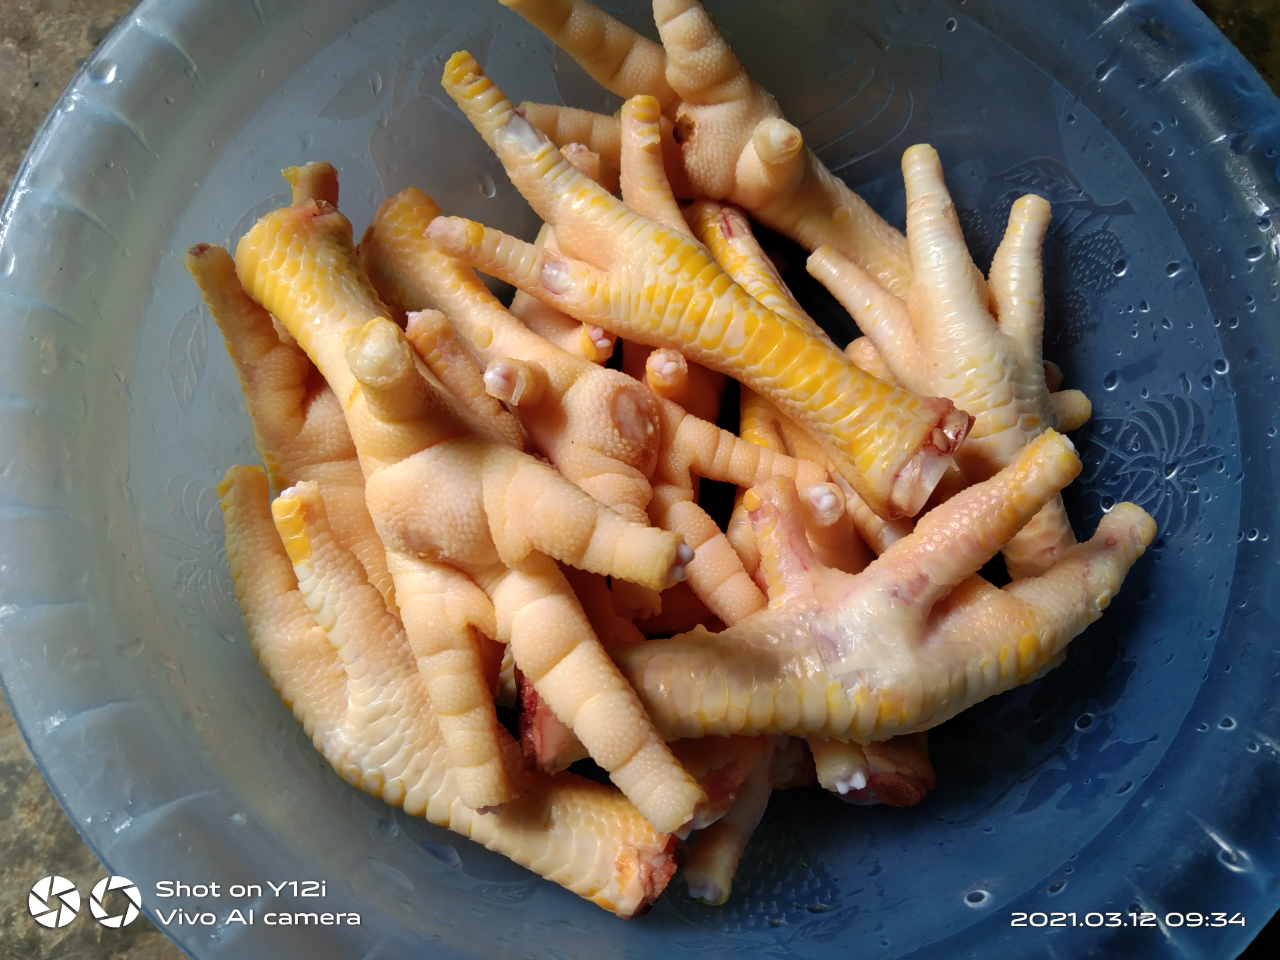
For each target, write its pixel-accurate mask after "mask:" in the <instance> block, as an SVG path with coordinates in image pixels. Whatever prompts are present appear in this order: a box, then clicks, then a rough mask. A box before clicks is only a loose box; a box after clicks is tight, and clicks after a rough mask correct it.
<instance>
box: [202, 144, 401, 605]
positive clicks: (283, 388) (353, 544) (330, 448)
mask: <svg viewBox="0 0 1280 960" xmlns="http://www.w3.org/2000/svg"><path fill="white" fill-rule="evenodd" d="M325 166H328V165H327V164H325ZM311 167H313V165H310V164H309V165H308V167H307V168H302V169H303V170H308V168H311ZM291 169H294V170H297V169H298V168H291ZM330 169H332V168H330ZM334 192H335V195H336V188H335V191H334ZM186 266H187V270H188V271H189V272H190V274H191V276H192V278H193V279H194V280H195V281H196V284H197V285H198V286H199V287H200V292H201V294H202V295H203V297H204V300H205V303H206V304H208V307H209V312H210V313H211V314H213V319H214V321H215V322H216V323H217V324H218V329H219V330H220V331H222V336H223V339H224V340H225V341H226V345H227V351H228V352H229V353H230V354H231V360H232V363H234V364H235V368H236V372H237V373H238V374H239V376H240V386H241V388H242V389H243V390H244V395H245V402H246V404H247V406H248V408H249V417H250V419H251V420H252V421H253V432H254V437H255V439H256V440H257V445H258V451H259V453H261V455H262V460H263V463H265V464H266V466H267V471H268V474H269V475H270V477H271V484H272V487H273V488H274V489H275V490H276V491H277V492H278V491H280V490H283V489H284V488H285V487H288V486H292V485H293V484H295V483H297V482H299V481H301V480H314V481H316V482H317V483H319V484H320V486H321V487H323V489H324V493H325V497H326V498H327V502H328V504H329V508H330V517H331V522H332V524H333V529H334V533H335V535H336V536H337V537H338V539H339V540H340V541H341V542H342V543H343V545H344V546H346V547H347V548H348V549H349V550H351V551H353V552H354V553H355V554H356V556H357V557H359V558H360V563H361V565H362V566H363V567H364V569H365V572H366V573H368V575H369V580H370V582H371V583H373V585H374V586H376V587H377V588H378V591H379V592H380V593H381V594H382V595H383V596H384V597H385V598H386V599H387V602H388V603H389V604H391V605H392V606H393V607H394V605H395V588H394V585H393V584H392V581H391V573H390V572H389V571H388V570H387V558H386V551H385V550H384V548H383V546H382V541H381V540H379V539H378V534H377V531H375V530H374V528H373V520H372V519H371V518H370V516H369V508H368V507H367V506H366V505H365V500H364V473H363V472H362V471H361V469H360V462H359V460H358V459H357V458H356V447H355V443H354V442H353V441H352V439H351V432H350V431H349V430H348V429H347V422H346V418H345V417H344V416H343V413H342V405H341V404H340V403H339V402H338V398H337V397H336V396H334V393H333V391H332V390H330V389H329V385H328V384H327V383H325V381H324V378H323V377H321V376H320V374H319V371H317V370H316V368H315V367H314V366H312V364H311V361H310V360H308V359H307V355H306V354H305V353H303V351H302V349H301V348H300V347H299V346H298V345H297V343H295V342H294V340H293V338H292V337H290V336H289V335H288V334H287V333H283V335H282V331H283V328H281V329H279V330H278V329H277V327H276V324H275V323H274V322H273V320H272V317H271V315H270V314H269V313H267V311H266V310H264V309H262V307H261V306H259V305H258V304H257V303H256V302H255V301H254V300H253V298H252V297H250V296H249V295H248V294H247V293H245V291H244V288H243V287H241V286H240V281H239V279H238V278H237V277H236V268H235V262H234V261H233V260H232V259H231V255H230V254H229V253H227V251H226V250H223V249H222V248H221V247H218V246H213V245H212V244H208V243H198V244H196V245H195V246H193V247H192V248H191V249H190V250H188V251H187V258H186Z"/></svg>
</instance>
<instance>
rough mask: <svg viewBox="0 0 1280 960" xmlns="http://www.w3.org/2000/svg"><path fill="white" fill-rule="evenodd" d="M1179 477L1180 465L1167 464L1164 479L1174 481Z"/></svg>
mask: <svg viewBox="0 0 1280 960" xmlns="http://www.w3.org/2000/svg"><path fill="white" fill-rule="evenodd" d="M1177 475H1178V465H1177V464H1176V463H1167V464H1165V467H1164V478H1165V479H1166V480H1172V479H1173V478H1174V477H1176V476H1177Z"/></svg>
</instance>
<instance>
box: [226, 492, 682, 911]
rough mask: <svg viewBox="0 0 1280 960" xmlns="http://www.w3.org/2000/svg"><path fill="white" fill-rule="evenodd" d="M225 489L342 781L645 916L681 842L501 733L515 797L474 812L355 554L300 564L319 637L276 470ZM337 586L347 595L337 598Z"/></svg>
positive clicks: (243, 566) (305, 718)
mask: <svg viewBox="0 0 1280 960" xmlns="http://www.w3.org/2000/svg"><path fill="white" fill-rule="evenodd" d="M219 493H220V494H221V496H222V511H223V517H224V519H225V521H226V525H227V559H228V561H229V563H230V565H231V575H232V579H233V580H234V581H235V586H236V596H237V598H238V599H239V601H240V609H241V612H242V613H243V615H244V620H245V628H246V632H247V635H248V639H249V645H250V649H251V650H252V651H253V653H254V656H255V657H256V658H257V660H258V662H259V664H260V665H261V667H262V669H263V671H264V672H265V673H266V674H267V676H268V678H269V679H270V680H271V683H272V686H274V687H275V688H276V690H277V691H279V693H280V695H281V697H282V698H283V699H284V701H285V704H286V705H287V706H289V707H290V708H291V709H292V710H293V712H294V715H295V716H296V717H297V718H298V720H299V722H301V723H302V725H303V728H304V729H305V730H306V731H307V734H308V735H309V736H310V737H311V738H312V741H313V742H314V743H315V746H316V749H317V750H319V751H320V753H321V754H322V755H323V756H324V758H325V759H326V760H327V761H328V762H329V763H330V764H331V765H332V766H333V767H334V769H335V770H336V771H338V773H339V774H340V775H341V776H342V777H343V779H345V780H347V781H348V782H350V783H352V784H355V785H356V786H359V787H360V788H361V789H363V790H365V791H367V792H369V793H372V794H374V795H375V796H378V797H381V798H382V799H383V800H385V801H386V802H388V803H390V804H392V805H395V806H403V807H404V810H405V812H406V813H408V814H410V815H413V816H421V817H426V818H427V819H428V820H430V821H431V822H433V823H436V824H439V825H440V826H444V827H448V828H449V829H451V830H453V831H455V832H457V833H460V834H462V835H463V836H467V837H470V838H471V839H472V840H475V841H476V842H477V843H480V844H482V845H484V846H485V847H488V848H489V849H490V850H494V851H496V852H499V853H502V854H505V855H506V856H508V857H510V858H511V859H512V860H514V861H516V862H517V863H519V864H521V865H523V866H526V867H528V868H530V869H532V870H534V871H535V872H537V873H539V874H540V875H542V876H545V877H548V878H550V879H553V880H555V881H556V882H558V883H560V884H561V885H562V886H565V887H567V888H568V889H570V890H572V891H574V892H575V893H577V894H579V895H580V896H583V897H586V898H588V899H590V900H591V901H592V902H594V903H596V904H599V905H600V906H602V907H604V908H605V909H607V910H612V911H614V912H615V913H617V914H618V915H619V916H622V917H629V916H633V915H635V914H637V913H641V912H644V910H646V909H647V908H648V905H649V904H650V903H652V901H653V900H654V899H656V898H657V897H658V895H659V894H661V892H662V890H663V888H664V887H665V886H666V883H667V881H668V879H669V878H670V876H671V874H672V873H673V872H674V870H675V858H674V846H675V839H674V837H669V836H667V835H665V834H662V833H659V832H657V831H656V830H654V828H653V827H652V826H650V824H649V823H648V821H647V820H645V818H644V817H643V816H641V815H640V813H639V812H638V811H637V810H636V809H635V807H634V806H632V804H631V803H630V802H628V801H627V800H626V798H625V797H623V796H622V795H621V794H620V793H619V792H618V791H617V790H615V789H613V788H610V787H607V786H602V785H600V784H596V783H591V782H590V781H586V780H583V779H581V778H579V777H574V776H572V775H570V774H564V775H561V776H559V777H557V778H555V779H554V780H553V779H551V778H549V777H545V776H542V775H539V774H531V773H525V772H524V771H522V770H520V769H519V760H518V755H517V753H516V747H515V744H514V743H512V742H511V739H510V737H509V736H507V735H506V734H505V732H504V733H503V734H502V736H503V751H504V755H505V756H506V757H507V763H508V766H509V767H511V769H512V770H513V778H514V783H515V787H516V790H517V794H518V795H517V796H516V797H515V798H514V799H512V800H511V801H509V802H508V803H506V804H504V805H503V807H502V810H501V812H500V813H491V814H482V813H478V812H476V811H475V810H473V809H472V808H470V807H468V806H467V805H466V804H465V803H463V802H462V800H461V798H460V796H459V793H458V785H457V775H456V773H455V771H454V770H453V769H452V768H451V767H450V765H449V764H448V762H447V761H446V754H447V750H446V748H445V746H444V744H443V741H442V738H441V736H440V732H439V728H438V726H437V721H436V718H435V713H434V710H433V707H432V703H431V700H430V698H429V697H428V696H427V694H426V690H425V687H424V685H423V682H422V679H421V675H420V674H419V672H418V670H417V668H416V667H415V665H414V658H413V655H412V653H411V652H410V650H409V646H408V643H407V640H406V639H405V637H404V635H403V632H402V631H401V630H400V628H399V624H398V621H397V620H396V618H395V615H394V614H393V613H392V612H391V611H389V610H388V609H387V608H386V607H385V605H384V604H383V603H382V599H381V596H380V594H378V593H377V592H376V591H375V590H374V589H373V588H371V586H370V585H369V584H368V582H367V580H363V581H362V579H361V577H360V571H359V565H358V563H357V562H356V561H355V558H354V557H353V556H352V555H351V554H350V553H348V552H346V551H345V550H343V548H342V547H341V546H340V545H339V544H337V543H335V542H332V541H329V542H326V543H320V544H317V545H316V547H317V549H316V550H315V551H314V552H313V553H312V555H311V556H310V557H309V558H307V559H306V560H305V561H303V562H304V563H305V564H307V565H308V573H307V577H308V580H309V591H310V592H309V595H308V600H309V602H310V604H312V605H314V606H315V607H316V608H317V609H320V610H323V611H324V612H325V615H326V618H327V619H326V622H327V624H328V627H327V630H326V629H322V628H321V626H320V624H319V623H318V622H317V620H316V616H315V615H314V614H313V613H312V612H311V610H310V609H309V608H308V603H307V602H304V599H303V595H302V594H301V593H300V591H299V589H298V580H297V577H296V576H295V574H294V571H293V563H292V562H291V561H290V558H289V556H288V555H287V554H286V552H285V546H284V544H283V543H282V542H281V539H280V536H279V534H278V533H277V532H276V528H275V526H274V524H273V522H272V516H271V511H270V506H269V502H268V501H269V496H270V494H269V490H268V486H267V478H266V476H265V475H264V474H263V473H262V471H261V470H259V469H257V468H254V467H233V468H232V469H231V470H230V471H229V472H228V474H227V477H226V479H225V480H224V481H223V483H222V484H221V485H220V487H219ZM295 546H296V545H295ZM335 570H336V571H342V575H341V576H338V577H335V576H334V574H335ZM337 583H341V586H340V587H337V590H338V591H339V592H337V593H332V592H329V591H330V590H332V589H334V588H335V586H336V584H337ZM371 626H372V629H371ZM375 720H376V722H375Z"/></svg>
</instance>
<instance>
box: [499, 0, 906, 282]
mask: <svg viewBox="0 0 1280 960" xmlns="http://www.w3.org/2000/svg"><path fill="white" fill-rule="evenodd" d="M502 3H503V5H504V6H506V7H509V8H511V9H512V10H514V11H515V12H516V13H518V14H520V16H522V17H524V18H525V19H526V20H528V21H529V22H530V23H532V24H533V25H534V26H535V27H537V28H538V29H539V30H541V31H542V32H543V33H545V34H546V35H547V36H548V37H549V38H550V39H551V40H552V41H554V42H555V43H556V44H558V45H559V46H560V47H561V48H563V49H564V50H565V52H567V53H568V54H569V55H570V56H572V57H573V58H574V59H575V60H577V61H578V63H580V64H581V65H582V67H583V68H584V69H585V70H586V71H587V73H589V74H590V75H591V76H592V77H593V78H595V80H596V81H597V82H598V83H600V84H601V85H602V86H604V87H605V88H607V89H608V90H610V91H612V92H613V93H616V94H617V95H619V96H621V97H627V98H630V97H634V96H637V95H641V94H645V95H649V96H652V97H654V98H656V99H657V101H658V103H659V106H660V108H661V110H662V112H663V113H664V114H665V115H667V116H668V117H670V118H671V119H673V120H674V121H675V123H674V127H673V130H672V132H673V138H674V142H673V143H672V145H671V146H670V147H668V148H667V149H666V152H667V154H668V155H672V154H675V155H677V156H678V158H679V166H678V169H679V170H680V172H681V173H682V174H683V178H684V179H686V180H687V182H688V187H689V193H688V194H686V195H687V196H693V197H698V198H705V199H710V200H725V201H728V202H730V203H734V204H737V205H738V206H740V207H743V208H744V209H746V210H748V211H749V212H750V213H751V215H752V216H753V217H755V218H756V219H757V220H759V221H760V222H761V223H763V224H766V225H767V226H769V227H772V228H773V229H775V230H777V231H778V232H779V233H782V234H785V235H786V236H789V237H791V238H792V239H793V240H795V241H796V242H797V243H799V244H800V245H801V246H803V247H805V248H806V249H808V250H813V249H815V248H817V247H819V246H822V245H824V244H830V245H831V246H833V247H834V248H835V249H837V250H840V251H841V252H842V253H843V254H845V255H846V256H848V257H850V258H851V259H853V260H854V261H855V262H856V263H858V264H860V265H861V266H862V267H863V268H864V269H866V270H867V271H868V272H869V273H870V274H871V275H872V276H874V277H876V278H877V279H878V280H880V282H881V283H883V284H884V285H885V286H886V287H888V288H889V289H890V290H892V291H894V292H895V293H897V294H898V295H899V296H905V294H906V290H907V284H908V283H909V281H910V279H911V272H910V266H909V264H908V260H907V249H906V243H905V242H904V240H903V237H902V234H901V233H899V232H898V231H897V230H895V229H894V228H893V227H891V226H890V225H889V224H887V223H885V221H884V220H882V219H881V218H880V217H879V216H878V215H877V214H876V213H875V211H873V210H872V209H871V208H870V207H869V206H868V205H867V204H866V202H865V201H864V200H863V199H862V198H861V197H859V196H858V195H857V194H856V193H854V192H853V191H852V190H850V189H849V188H848V187H847V186H845V185H844V183H843V182H841V181H840V180H839V179H838V178H837V177H835V176H834V175H833V174H832V173H831V172H830V171H829V170H827V168H826V167H825V166H823V164H822V161H820V160H819V159H818V158H817V157H816V156H815V155H814V154H813V151H811V150H809V149H808V148H807V147H805V146H804V141H803V138H802V136H801V134H800V131H799V130H798V129H796V128H795V127H794V126H792V125H791V124H790V123H788V122H787V121H786V120H785V119H784V118H783V116H782V111H781V110H780V109H779V108H778V104H777V101H775V100H774V98H773V97H772V96H770V95H769V93H768V92H767V91H765V90H763V89H762V88H761V87H760V86H759V85H758V84H757V83H756V82H755V81H753V80H752V79H751V77H750V76H749V75H748V74H747V72H746V70H745V69H743V66H742V64H741V63H740V62H739V61H738V58H737V57H736V56H735V55H734V53H733V51H732V50H731V49H730V48H729V44H728V43H727V42H726V41H725V39H724V37H723V35H721V33H720V31H719V30H718V29H717V28H716V25H715V23H714V22H712V20H711V17H710V16H708V14H707V12H706V10H705V9H703V7H702V5H701V4H700V3H698V2H697V0H654V4H653V19H654V23H655V24H656V25H657V28H658V34H659V36H660V37H661V39H662V45H661V46H659V45H657V44H655V43H653V42H652V41H651V40H648V39H646V38H644V37H642V36H640V35H639V34H637V33H636V32H635V31H634V30H632V29H631V28H629V27H627V26H625V25H623V24H621V23H619V22H618V21H617V20H615V19H614V18H613V17H610V16H609V15H608V14H606V13H604V12H602V11H600V10H597V9H596V8H595V7H593V6H592V5H591V4H589V3H586V2H585V0H502ZM522 109H523V110H524V111H525V114H526V115H527V116H528V118H529V121H530V122H531V123H532V124H533V125H534V126H536V127H538V128H539V129H541V130H543V131H544V132H546V133H547V134H548V135H549V136H550V137H551V139H552V140H555V141H556V142H557V143H565V142H567V141H566V140H564V139H559V138H560V137H563V136H565V135H568V134H570V133H572V134H576V135H575V136H572V139H576V140H580V141H581V142H583V143H584V144H586V145H587V146H588V147H590V148H591V149H592V150H595V151H597V152H599V153H600V154H601V156H602V157H604V158H606V159H609V158H610V156H611V154H610V152H609V148H610V146H611V145H612V143H614V142H616V139H617V135H616V134H614V133H613V132H612V131H611V130H610V129H609V127H610V124H609V123H608V118H604V117H600V118H598V119H597V118H585V117H582V116H568V117H567V116H564V115H565V114H567V113H570V111H569V110H568V108H564V107H553V106H546V105H540V104H524V105H523V106H522ZM574 113H576V114H581V113H582V111H575V112H574ZM615 124H616V121H615ZM593 134H594V135H593ZM672 166H674V164H673V165H672Z"/></svg>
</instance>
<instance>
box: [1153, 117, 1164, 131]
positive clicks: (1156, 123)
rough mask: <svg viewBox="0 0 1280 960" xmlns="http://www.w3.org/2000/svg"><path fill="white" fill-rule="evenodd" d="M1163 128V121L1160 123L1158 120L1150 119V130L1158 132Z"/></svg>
mask: <svg viewBox="0 0 1280 960" xmlns="http://www.w3.org/2000/svg"><path fill="white" fill-rule="evenodd" d="M1163 129H1164V124H1163V123H1161V122H1160V121H1159V120H1152V121H1151V132H1152V133H1159V132H1160V131H1161V130H1163Z"/></svg>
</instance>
